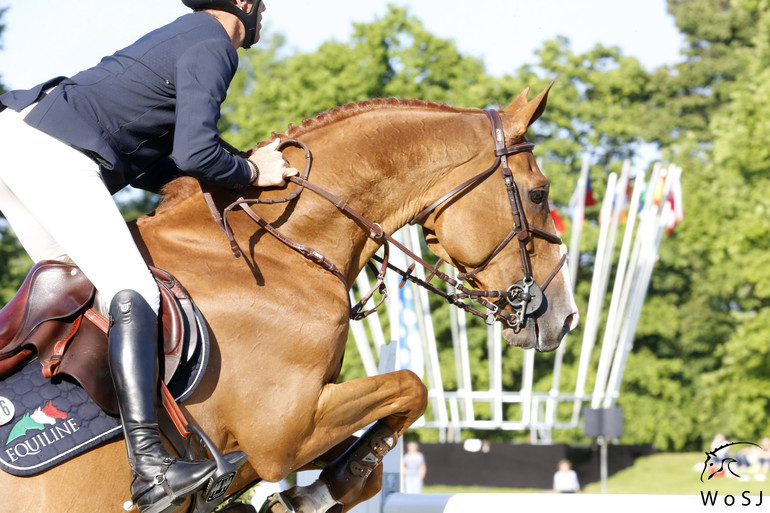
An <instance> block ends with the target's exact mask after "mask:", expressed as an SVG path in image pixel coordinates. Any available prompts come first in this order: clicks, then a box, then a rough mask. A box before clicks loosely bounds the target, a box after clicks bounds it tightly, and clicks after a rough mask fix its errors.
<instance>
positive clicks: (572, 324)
mask: <svg viewBox="0 0 770 513" xmlns="http://www.w3.org/2000/svg"><path fill="white" fill-rule="evenodd" d="M579 323H580V314H579V313H578V312H572V313H571V314H569V315H568V316H567V318H566V319H565V320H564V326H566V327H567V328H569V329H568V331H572V330H574V329H575V328H577V327H578V324H579Z"/></svg>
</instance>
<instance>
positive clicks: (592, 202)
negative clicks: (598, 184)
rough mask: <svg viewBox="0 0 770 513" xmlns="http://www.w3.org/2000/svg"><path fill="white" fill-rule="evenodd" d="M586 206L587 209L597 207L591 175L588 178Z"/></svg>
mask: <svg viewBox="0 0 770 513" xmlns="http://www.w3.org/2000/svg"><path fill="white" fill-rule="evenodd" d="M585 205H586V206H587V207H592V206H594V205H596V200H595V199H594V190H593V188H592V187H591V175H588V177H587V178H586V202H585Z"/></svg>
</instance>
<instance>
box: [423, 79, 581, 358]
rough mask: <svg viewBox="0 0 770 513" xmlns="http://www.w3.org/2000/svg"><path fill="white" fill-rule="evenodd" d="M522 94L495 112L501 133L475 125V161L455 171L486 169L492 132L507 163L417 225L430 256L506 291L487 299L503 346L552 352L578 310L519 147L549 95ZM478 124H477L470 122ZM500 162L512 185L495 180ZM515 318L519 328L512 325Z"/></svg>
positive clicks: (527, 156) (528, 156)
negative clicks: (496, 309)
mask: <svg viewBox="0 0 770 513" xmlns="http://www.w3.org/2000/svg"><path fill="white" fill-rule="evenodd" d="M527 93H528V89H526V90H524V91H523V92H522V93H521V94H520V95H519V96H518V97H517V98H516V99H515V100H514V101H513V102H512V103H511V104H510V105H509V106H508V107H506V108H505V109H504V110H503V111H501V112H500V113H499V114H500V119H501V125H500V127H499V128H501V129H502V133H501V131H500V130H499V129H494V128H493V129H492V130H490V121H492V122H494V118H493V116H492V115H490V118H487V117H486V116H485V117H484V123H483V124H481V123H479V125H478V126H479V134H480V137H479V139H478V140H479V150H478V151H479V153H478V157H477V158H474V159H472V160H471V161H470V162H469V163H467V165H464V166H461V167H460V168H458V170H459V171H458V172H459V173H460V174H462V175H463V177H464V178H466V179H467V178H469V177H473V176H476V175H478V173H479V171H482V170H483V169H484V168H481V169H479V168H478V167H476V169H475V170H473V169H471V168H472V167H473V166H477V165H478V164H479V163H480V162H482V161H484V162H486V164H485V165H489V164H490V163H491V162H492V159H494V158H495V144H494V143H493V138H492V134H493V133H494V134H496V136H497V137H501V136H502V137H501V140H500V141H499V143H497V150H498V151H497V153H498V154H501V153H505V154H507V155H508V156H505V157H503V158H502V159H501V161H502V162H501V163H500V164H499V165H497V166H495V167H494V171H493V172H492V173H491V174H489V175H486V176H485V177H483V178H481V179H479V180H478V181H477V182H474V183H473V184H471V185H469V186H468V187H467V188H464V189H463V190H461V191H458V192H457V194H453V195H452V196H451V197H446V198H445V201H442V202H441V203H440V204H437V205H436V204H434V205H433V206H432V207H430V208H432V210H431V211H430V213H429V214H427V215H423V216H422V218H420V219H418V221H419V222H422V224H423V227H424V232H425V237H426V242H427V243H428V245H429V247H430V248H431V250H432V251H433V252H434V253H435V254H436V255H438V256H439V257H441V258H443V259H445V260H447V261H449V262H451V263H452V264H453V265H454V266H455V267H456V268H457V269H459V271H460V272H461V273H462V274H463V275H465V276H464V278H465V280H467V282H468V283H469V284H471V285H472V286H473V287H475V288H476V289H483V290H485V291H510V293H508V294H505V295H506V297H504V298H502V299H500V300H497V299H495V298H489V300H490V301H495V302H496V303H495V304H496V307H499V308H500V312H506V315H504V316H501V315H500V313H497V314H496V317H497V318H498V319H499V320H502V321H503V322H504V323H505V328H504V330H503V335H504V337H505V339H506V340H507V341H508V343H509V344H511V345H515V346H519V347H522V348H532V347H535V348H537V349H538V350H541V351H551V350H553V349H555V348H556V347H558V345H559V342H560V341H561V339H562V338H563V337H564V335H565V334H566V333H568V332H569V331H570V330H571V329H573V328H574V327H575V326H576V325H577V322H578V311H577V307H576V306H575V301H574V298H573V296H572V291H571V286H570V280H569V277H568V275H567V268H566V266H564V265H563V264H564V259H563V257H564V255H565V254H566V248H565V246H564V245H563V244H561V241H560V240H559V239H558V237H556V236H555V235H553V234H554V232H555V229H554V223H553V219H552V218H551V213H550V209H549V206H548V188H549V182H548V180H547V179H546V177H545V176H544V175H543V173H542V172H541V171H540V169H539V168H538V166H537V163H536V162H535V159H534V157H533V155H532V152H531V149H532V147H531V146H529V145H526V144H522V143H525V142H526V139H525V138H524V136H525V133H526V131H527V128H528V127H529V126H530V125H531V124H532V123H533V122H534V121H535V120H537V118H538V117H539V116H540V115H541V114H542V113H543V111H544V109H545V105H546V98H547V95H548V89H546V90H545V91H543V92H542V93H541V94H540V95H539V96H538V97H537V98H535V99H534V100H532V101H528V100H527ZM480 121H481V118H480V117H479V118H478V119H477V121H476V122H480ZM503 134H504V135H503ZM503 138H504V140H503ZM503 147H506V148H505V149H503ZM506 159H507V162H508V166H509V167H510V170H511V171H512V176H513V182H514V184H513V185H511V184H509V185H508V186H506V183H505V182H504V178H501V174H503V172H502V169H503V168H504V167H505V166H504V162H505V160H506ZM503 176H504V174H503ZM441 188H443V189H446V188H447V185H446V183H443V184H436V186H435V189H436V192H446V191H440V189H441ZM439 196H440V195H439ZM436 197H438V196H436ZM515 219H516V220H515ZM506 241H507V242H506ZM503 244H504V245H503ZM461 276H462V275H461ZM546 286H547V289H546ZM541 289H546V290H541ZM516 316H519V318H520V319H521V322H519V323H517V322H515V318H516ZM512 319H513V320H514V321H513V322H512Z"/></svg>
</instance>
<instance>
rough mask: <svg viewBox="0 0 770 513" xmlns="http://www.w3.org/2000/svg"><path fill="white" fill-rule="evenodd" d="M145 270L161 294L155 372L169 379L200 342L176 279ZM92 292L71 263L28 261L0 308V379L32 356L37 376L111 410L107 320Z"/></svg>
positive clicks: (113, 406) (114, 406)
mask: <svg viewBox="0 0 770 513" xmlns="http://www.w3.org/2000/svg"><path fill="white" fill-rule="evenodd" d="M150 270H151V271H152V273H153V276H154V277H155V279H156V281H157V282H158V285H159V287H158V288H159V289H160V296H161V307H160V316H159V317H160V319H159V320H160V322H159V325H160V326H161V328H160V330H161V331H162V333H159V339H160V340H162V343H163V357H162V358H161V362H160V364H161V366H160V372H161V376H162V378H163V381H164V382H165V383H169V382H170V381H171V378H173V376H174V374H175V372H176V371H177V369H178V368H179V367H180V363H183V362H184V361H186V356H187V355H190V354H192V353H193V352H194V351H195V349H196V344H197V343H199V342H200V340H199V337H198V336H197V326H192V327H191V326H190V324H189V323H190V321H189V320H188V319H195V318H196V316H195V313H194V305H193V304H192V300H191V299H190V295H189V294H188V293H187V291H186V290H185V289H184V287H182V285H181V284H180V283H179V281H177V280H176V278H174V277H173V276H172V275H171V274H170V273H168V272H166V271H163V270H161V269H157V268H154V267H150ZM96 295H97V292H96V289H95V288H94V286H93V285H92V284H91V282H90V281H89V280H88V278H86V276H85V274H84V273H83V272H82V271H81V270H80V269H79V268H78V267H77V266H76V265H73V264H67V263H63V262H57V261H51V260H47V261H43V262H40V263H38V264H36V265H35V266H34V267H33V268H32V269H31V270H30V272H29V274H28V275H27V278H26V279H25V280H24V283H23V284H22V286H21V288H20V289H19V291H18V292H17V293H16V295H15V296H14V297H13V299H12V300H11V301H10V302H9V303H8V304H7V305H6V306H5V307H4V308H3V309H2V310H0V380H2V379H5V378H6V377H8V376H10V375H11V374H13V373H15V372H17V371H18V370H20V369H21V368H23V367H24V366H25V365H26V364H27V363H28V362H30V361H31V360H33V359H34V358H35V357H37V358H38V360H39V361H40V364H41V365H42V373H43V376H44V377H46V378H53V377H56V376H60V375H66V376H69V377H70V378H72V379H74V380H75V381H76V382H77V383H78V384H79V385H80V386H81V387H83V389H84V390H86V392H88V394H89V395H90V396H91V398H92V399H93V400H94V402H95V403H96V404H97V405H98V406H99V407H101V408H102V409H103V410H104V411H106V412H107V413H110V414H112V415H117V414H118V404H117V399H116V396H115V389H114V387H113V384H112V379H111V377H110V371H109V366H108V363H107V331H108V330H109V319H108V318H107V317H106V316H105V315H104V314H103V313H101V312H100V311H98V307H97V306H95V305H96V304H98V301H96ZM193 332H194V333H193ZM186 339H187V341H188V342H187V343H186V344H185V340H186Z"/></svg>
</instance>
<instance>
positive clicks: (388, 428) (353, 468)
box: [263, 371, 427, 513]
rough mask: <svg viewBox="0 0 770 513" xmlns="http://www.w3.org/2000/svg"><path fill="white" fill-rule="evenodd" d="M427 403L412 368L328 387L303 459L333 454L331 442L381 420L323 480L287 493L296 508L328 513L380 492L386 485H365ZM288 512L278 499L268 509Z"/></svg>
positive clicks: (338, 459)
mask: <svg viewBox="0 0 770 513" xmlns="http://www.w3.org/2000/svg"><path fill="white" fill-rule="evenodd" d="M426 405H427V390H426V389H425V386H424V385H423V383H422V381H420V379H419V378H418V377H417V376H416V375H415V374H414V373H412V372H410V371H397V372H392V373H388V374H381V375H378V376H373V377H370V378H362V379H357V380H353V381H348V382H345V383H341V384H329V385H326V386H324V388H323V390H322V392H321V395H320V398H319V401H318V406H317V408H316V413H315V416H314V422H315V425H314V429H313V431H312V433H311V435H310V436H309V437H307V438H306V439H305V440H302V441H301V442H300V446H299V448H298V449H299V450H298V451H297V455H296V460H297V461H299V462H302V461H305V462H309V461H312V460H314V459H316V458H318V457H319V456H320V455H324V456H327V454H325V453H326V452H327V451H329V449H330V443H331V444H332V447H334V446H339V445H340V444H341V443H342V442H343V441H345V440H346V439H347V438H348V437H349V436H350V435H351V434H352V433H354V432H356V431H358V430H359V429H362V428H364V427H366V426H368V425H369V424H372V423H373V422H376V423H375V424H374V426H372V427H371V428H370V429H369V430H368V431H367V432H366V433H365V434H364V436H362V437H361V438H360V439H358V440H356V441H355V442H354V443H353V444H352V445H351V446H350V447H349V448H348V449H347V450H345V452H344V453H343V454H341V455H340V456H338V457H336V458H335V459H334V460H333V461H332V462H331V463H330V464H329V465H327V466H326V468H325V470H324V472H323V473H322V479H320V480H319V481H318V482H316V483H314V484H313V485H310V486H309V487H297V488H294V489H292V490H290V491H289V492H287V496H288V497H291V501H292V504H293V505H294V507H295V509H296V510H297V511H298V512H302V513H315V512H324V511H326V510H327V509H328V508H330V507H331V506H333V505H334V504H338V503H342V504H345V506H346V509H349V507H350V506H352V505H353V504H355V503H356V502H360V500H359V498H361V499H362V498H363V497H361V494H362V492H363V495H369V494H371V495H374V494H375V493H376V492H377V491H378V490H379V488H380V486H381V483H380V482H376V483H371V484H370V485H369V486H366V487H365V488H364V485H365V483H366V482H367V478H368V477H369V475H370V473H371V472H372V471H373V469H374V468H376V466H377V465H378V464H379V463H380V461H382V457H383V456H384V455H385V453H387V452H388V451H389V450H390V449H392V448H393V447H394V446H395V444H396V440H397V438H398V436H400V435H401V434H403V432H404V431H405V430H406V428H408V427H409V426H410V425H411V424H412V423H413V422H414V421H415V420H417V419H418V418H420V416H421V415H422V414H423V412H424V411H425V408H426ZM319 463H321V464H323V463H322V462H319ZM376 475H377V478H376V480H380V479H381V474H380V473H379V472H378V473H377V474H376ZM372 485H374V486H372ZM367 498H368V497H367ZM324 508H325V509H324ZM283 510H284V508H283V506H281V505H280V504H278V503H276V504H275V505H274V507H273V508H272V509H265V508H263V511H272V512H273V513H278V512H281V511H283Z"/></svg>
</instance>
